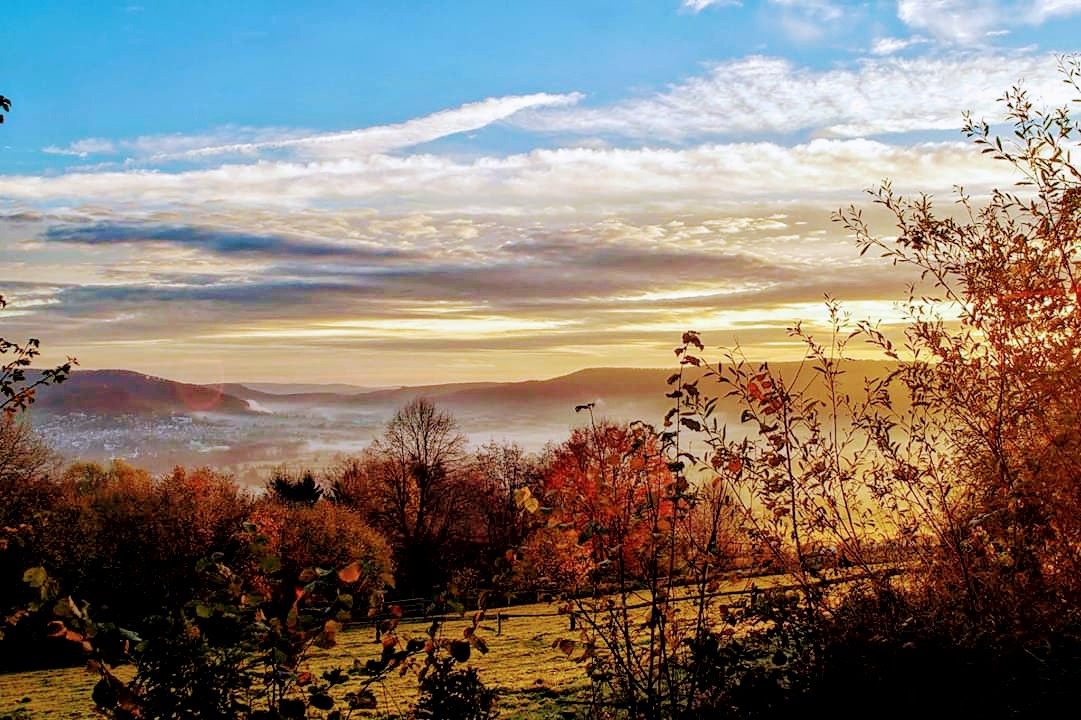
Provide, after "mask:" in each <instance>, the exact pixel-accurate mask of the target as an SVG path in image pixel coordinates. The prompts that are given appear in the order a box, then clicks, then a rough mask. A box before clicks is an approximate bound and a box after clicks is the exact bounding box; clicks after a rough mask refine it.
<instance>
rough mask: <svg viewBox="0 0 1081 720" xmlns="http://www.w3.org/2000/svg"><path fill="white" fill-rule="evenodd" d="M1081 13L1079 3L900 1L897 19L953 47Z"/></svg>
mask: <svg viewBox="0 0 1081 720" xmlns="http://www.w3.org/2000/svg"><path fill="white" fill-rule="evenodd" d="M1075 13H1081V2H1079V1H1078V0H898V2H897V17H898V18H899V19H900V20H901V22H903V23H905V24H906V25H907V26H909V27H910V28H913V29H915V30H922V31H925V32H927V33H929V34H930V35H932V36H933V37H934V38H936V39H938V40H940V41H942V42H946V43H952V44H959V45H979V44H982V43H984V42H985V41H987V40H988V39H989V38H993V37H998V36H1001V35H1003V34H1004V33H1005V32H1006V30H1007V29H1008V28H1009V27H1011V26H1018V25H1026V24H1027V25H1042V24H1043V23H1045V22H1047V21H1048V20H1051V19H1053V18H1057V17H1065V16H1068V15H1072V14H1075Z"/></svg>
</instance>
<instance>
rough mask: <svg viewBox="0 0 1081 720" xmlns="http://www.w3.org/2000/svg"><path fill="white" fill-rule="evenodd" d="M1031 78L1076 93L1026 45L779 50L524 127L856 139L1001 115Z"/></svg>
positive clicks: (1051, 89)
mask: <svg viewBox="0 0 1081 720" xmlns="http://www.w3.org/2000/svg"><path fill="white" fill-rule="evenodd" d="M1021 78H1024V80H1025V83H1026V86H1027V87H1028V88H1029V90H1030V91H1031V93H1032V95H1033V97H1035V98H1037V99H1042V100H1043V101H1045V102H1048V103H1051V104H1061V103H1062V102H1064V101H1066V100H1067V99H1068V92H1069V91H1068V89H1067V88H1066V86H1065V85H1064V84H1063V83H1062V82H1061V77H1060V76H1059V74H1058V71H1057V62H1056V59H1055V58H1054V57H1051V56H1038V55H1032V54H1022V53H1009V54H1006V53H1003V54H997V55H991V54H980V55H962V56H949V57H920V58H912V59H904V58H876V59H867V60H863V61H861V62H860V63H858V64H857V65H855V66H852V67H847V68H845V67H841V68H831V69H826V70H816V69H809V68H801V67H797V66H795V65H793V64H792V63H791V62H789V61H787V60H784V59H780V58H771V57H753V56H752V57H747V58H741V59H738V60H733V61H729V62H724V63H719V64H717V65H714V66H713V67H712V68H710V70H709V72H708V74H706V75H704V76H699V77H693V78H690V79H688V80H685V81H683V82H681V83H679V84H676V85H673V86H671V87H670V88H668V90H667V91H665V92H662V93H659V94H656V95H654V96H652V97H646V98H641V99H635V100H628V101H624V102H621V103H616V104H614V105H610V106H608V107H600V108H573V109H568V110H544V111H530V112H525V113H522V114H520V115H518V116H516V117H515V119H514V120H513V122H514V123H515V124H518V125H520V126H522V127H525V128H528V129H533V130H540V131H550V132H570V133H582V134H590V135H597V134H603V133H608V134H612V135H620V136H626V137H633V138H642V139H646V140H665V141H674V142H682V141H687V140H693V139H694V138H701V137H709V136H722V137H723V136H747V135H757V136H761V135H766V136H768V135H770V134H782V135H783V134H789V133H792V132H794V131H801V130H813V131H817V132H819V133H821V134H824V135H831V136H840V137H852V136H861V135H874V134H881V133H899V132H911V131H918V130H952V129H956V128H958V127H959V125H960V116H961V112H962V111H963V110H966V109H967V110H971V111H972V112H973V113H974V114H976V115H977V116H981V115H993V114H994V113H996V108H997V101H996V99H997V98H998V97H1000V96H1001V95H1002V92H1003V90H1005V89H1006V88H1008V87H1010V86H1012V85H1013V84H1015V83H1016V82H1017V81H1018V80H1019V79H1021Z"/></svg>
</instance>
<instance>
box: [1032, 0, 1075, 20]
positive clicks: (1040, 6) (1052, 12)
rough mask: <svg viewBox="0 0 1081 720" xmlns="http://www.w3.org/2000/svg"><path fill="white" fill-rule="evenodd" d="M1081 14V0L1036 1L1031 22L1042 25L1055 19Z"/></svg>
mask: <svg viewBox="0 0 1081 720" xmlns="http://www.w3.org/2000/svg"><path fill="white" fill-rule="evenodd" d="M1074 13H1081V0H1036V2H1035V3H1034V4H1033V7H1032V11H1031V15H1030V20H1031V22H1034V23H1042V22H1044V21H1046V20H1049V19H1051V18H1054V17H1062V16H1066V15H1073V14H1074Z"/></svg>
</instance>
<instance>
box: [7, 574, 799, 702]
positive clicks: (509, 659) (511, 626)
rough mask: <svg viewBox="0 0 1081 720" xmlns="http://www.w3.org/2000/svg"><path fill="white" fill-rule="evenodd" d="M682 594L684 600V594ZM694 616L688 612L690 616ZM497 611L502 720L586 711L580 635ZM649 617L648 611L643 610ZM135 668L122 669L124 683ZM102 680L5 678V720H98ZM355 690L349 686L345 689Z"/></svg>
mask: <svg viewBox="0 0 1081 720" xmlns="http://www.w3.org/2000/svg"><path fill="white" fill-rule="evenodd" d="M785 580H786V579H785V578H784V577H783V576H765V577H757V578H740V579H736V578H733V579H732V580H730V581H728V582H725V583H723V585H722V587H721V589H723V590H747V589H748V588H749V587H750V586H751V584H752V583H753V584H755V585H757V586H758V587H770V586H775V585H777V584H781V583H782V582H784V581H785ZM680 594H682V593H680ZM645 600H646V597H645V595H643V594H632V596H631V597H629V598H628V602H630V603H637V602H642V601H645ZM687 610H688V611H691V609H690V607H688V609H687ZM497 612H498V611H497V610H490V611H489V612H488V617H487V618H486V619H485V620H483V621H482V622H481V625H480V628H479V629H478V632H477V634H478V635H479V636H481V637H483V638H484V640H485V641H486V642H487V644H488V647H489V649H490V650H489V652H488V653H487V654H484V655H482V654H480V653H478V652H476V651H475V650H474V652H473V653H472V657H471V658H470V660H469V664H470V665H472V666H473V667H475V668H477V670H478V672H479V673H480V678H481V680H482V681H483V682H484V683H485V684H486V685H488V687H490V688H492V689H493V690H495V691H496V694H497V703H498V709H499V712H500V717H502V718H505V719H507V720H511V719H514V718H522V719H523V720H539V719H540V718H553V717H554V718H558V717H560V716H561V714H562V713H563V712H568V713H570V712H573V711H576V710H582V709H583V708H582V706H581V704H580V703H581V702H582V701H584V700H585V699H586V698H587V697H588V693H589V681H588V678H587V677H586V673H585V670H584V669H583V667H582V665H578V664H575V663H574V662H572V661H571V660H569V659H568V658H567V656H566V655H564V654H563V653H562V652H561V651H560V650H558V649H554V648H553V647H552V645H553V643H554V642H555V641H556V640H559V639H561V638H569V639H572V640H577V639H578V637H579V632H578V631H577V630H574V631H572V630H570V622H569V618H568V616H566V615H560V614H557V613H558V611H557V606H556V605H555V604H550V603H540V604H535V605H519V606H515V607H512V608H507V609H506V610H505V612H506V613H509V614H511V615H531V614H536V615H547V617H530V618H523V617H512V618H509V619H505V620H504V621H503V625H502V633H501V634H500V635H498V636H497V635H496V631H497V623H496V613H497ZM639 612H644V611H639ZM470 624H471V621H470V616H469V615H466V616H465V617H462V618H454V619H451V620H448V621H446V622H445V623H444V624H443V626H442V629H441V636H440V637H442V638H446V639H459V638H461V637H462V632H463V630H464V629H465V628H466V627H468V626H469V625H470ZM429 626H430V621H415V622H408V621H407V622H403V623H402V624H401V626H400V627H399V629H398V635H399V637H400V638H401V639H402V640H403V642H404V641H407V640H408V639H409V638H411V637H416V638H422V639H423V638H426V637H427V635H426V632H427V630H428V627H429ZM381 649H382V645H381V644H380V643H378V642H376V640H375V630H374V629H373V628H372V627H370V626H354V627H352V628H349V629H347V630H345V631H343V632H342V633H340V634H339V635H338V643H337V645H336V646H335V647H334V648H332V649H329V650H320V649H316V648H313V649H312V652H311V654H310V656H309V660H308V663H307V666H306V668H305V669H307V670H310V671H312V672H314V673H316V675H318V674H319V673H321V672H323V671H324V670H328V669H331V668H334V667H345V668H349V667H350V666H351V665H352V663H353V661H354V659H356V660H359V661H360V662H361V663H364V662H365V661H367V660H368V659H372V658H377V657H379V654H380V651H381ZM418 669H419V665H418V666H414V667H407V668H405V670H404V672H403V673H400V674H399V673H395V674H393V675H392V676H391V677H389V678H388V679H386V680H385V681H383V682H381V683H379V684H377V685H374V686H373V687H372V690H373V691H374V693H375V695H376V697H377V698H378V700H379V708H378V709H377V710H375V711H366V712H357V713H353V715H352V717H353V718H358V717H382V716H386V715H404V714H405V713H407V712H408V711H409V709H410V708H412V707H413V704H414V702H415V701H416V698H417V685H418V683H417V677H416V672H417V670H418ZM130 672H131V670H130V668H120V669H119V671H118V672H117V674H118V675H120V676H121V677H125V676H126V675H127V674H128V673H130ZM96 682H97V677H96V676H95V675H92V674H90V673H88V672H87V671H86V670H84V669H82V668H66V669H60V670H42V671H35V672H25V673H14V674H9V675H0V720H4V719H5V718H6V717H7V716H9V715H12V714H13V713H15V712H16V711H18V710H21V711H24V713H23V714H22V715H13V717H14V718H17V719H18V720H23V718H26V720H92V719H93V720H99V719H100V717H101V716H100V715H97V714H96V713H95V712H94V707H93V701H92V700H91V699H90V693H91V690H92V689H93V687H94V684H95V683H96ZM349 687H353V684H352V683H350V684H349V685H348V686H347V688H349Z"/></svg>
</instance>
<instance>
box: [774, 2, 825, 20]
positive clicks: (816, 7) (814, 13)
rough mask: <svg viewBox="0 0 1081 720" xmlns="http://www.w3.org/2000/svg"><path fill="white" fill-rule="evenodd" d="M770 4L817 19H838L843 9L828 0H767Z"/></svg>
mask: <svg viewBox="0 0 1081 720" xmlns="http://www.w3.org/2000/svg"><path fill="white" fill-rule="evenodd" d="M769 1H770V4H771V5H778V6H780V7H783V8H786V9H790V10H797V11H799V12H802V13H805V14H807V15H809V16H811V17H814V18H816V19H818V20H825V21H832V20H839V19H840V18H841V16H842V15H844V11H843V10H842V9H841V7H840V6H839V5H837V4H836V3H834V2H830V0H769Z"/></svg>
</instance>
